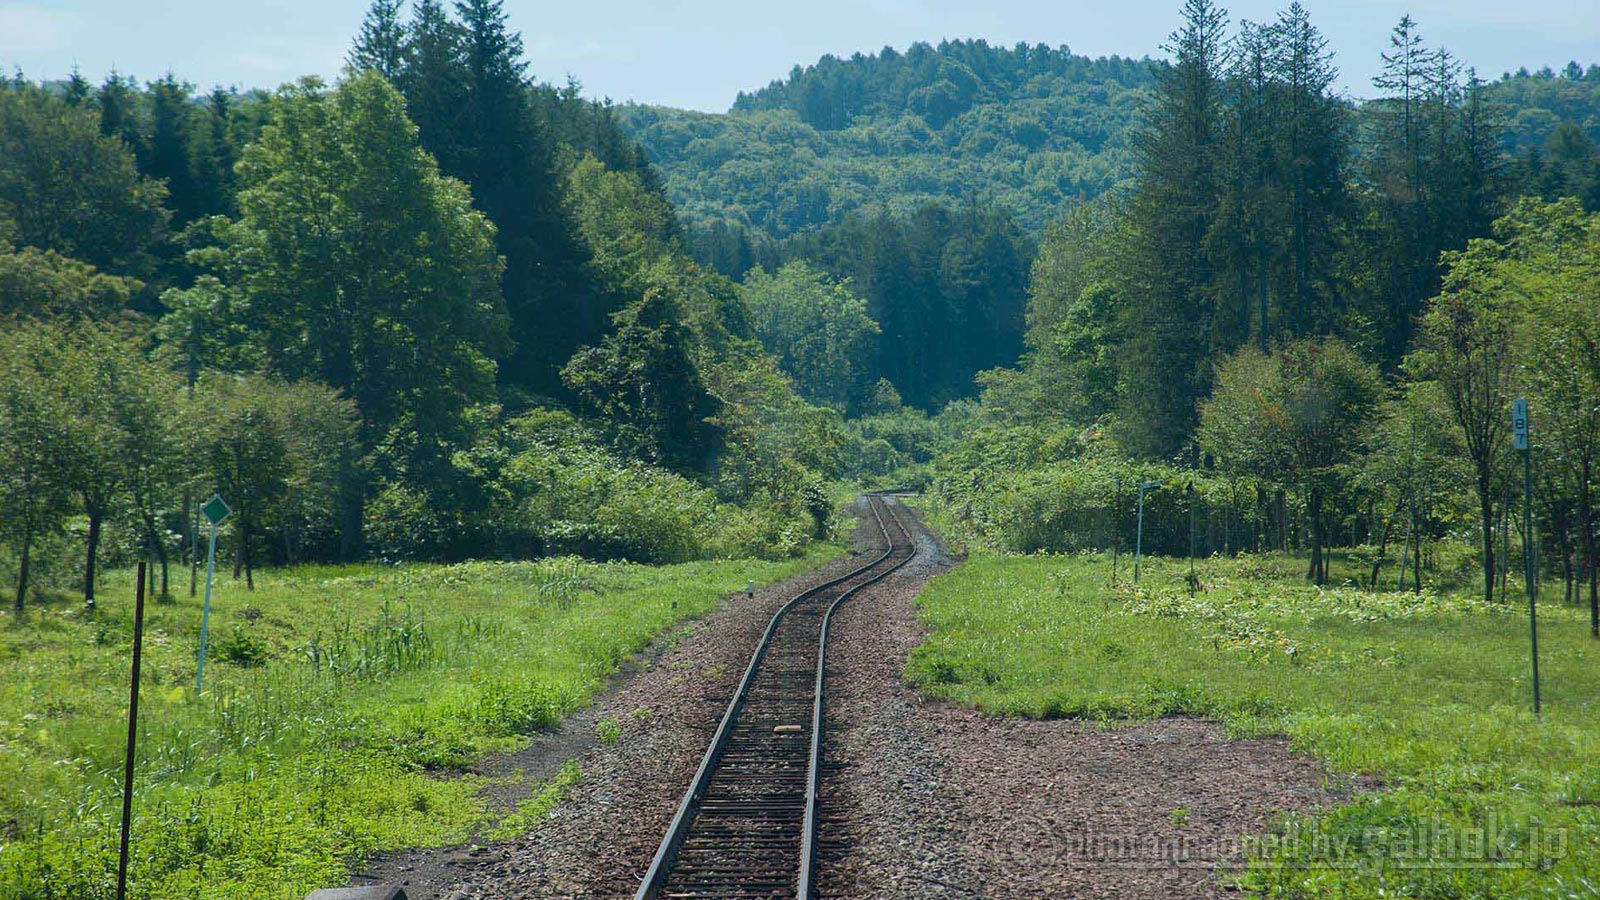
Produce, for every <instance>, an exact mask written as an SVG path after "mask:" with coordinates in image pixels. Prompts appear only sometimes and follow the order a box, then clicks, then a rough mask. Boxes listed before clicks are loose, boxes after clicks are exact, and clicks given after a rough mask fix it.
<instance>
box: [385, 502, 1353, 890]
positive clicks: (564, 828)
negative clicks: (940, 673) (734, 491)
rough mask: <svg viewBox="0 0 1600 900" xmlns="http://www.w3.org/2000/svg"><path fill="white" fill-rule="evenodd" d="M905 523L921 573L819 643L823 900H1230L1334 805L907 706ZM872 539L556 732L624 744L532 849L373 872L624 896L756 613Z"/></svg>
mask: <svg viewBox="0 0 1600 900" xmlns="http://www.w3.org/2000/svg"><path fill="white" fill-rule="evenodd" d="M899 509H900V510H901V512H902V514H903V516H904V518H905V521H906V522H907V523H908V525H910V526H911V527H913V528H914V530H915V532H916V538H917V542H918V550H919V552H918V555H917V557H916V559H915V560H914V561H913V562H912V563H911V564H909V565H907V566H906V567H904V568H902V569H901V570H899V571H898V572H896V573H894V574H893V575H891V576H889V577H888V578H887V579H885V580H884V581H883V582H880V583H879V584H878V585H876V586H874V587H872V588H871V589H869V590H866V591H863V592H862V593H861V594H859V595H857V596H856V597H855V598H853V599H852V600H850V601H849V602H848V603H847V604H845V605H844V606H843V607H841V609H840V612H839V613H838V617H837V618H836V619H835V622H834V626H833V630H832V638H831V640H830V646H829V667H828V668H829V675H828V684H829V691H830V693H829V697H830V699H829V706H828V733H827V741H826V745H825V746H826V757H827V770H826V771H825V773H824V778H825V780H824V784H823V810H824V814H823V819H822V826H821V838H822V840H821V852H820V858H819V892H820V893H821V895H822V896H824V897H829V898H834V897H851V898H855V897H861V898H866V897H871V898H939V897H993V898H1023V897H1029V898H1034V897H1040V898H1064V897H1210V896H1224V895H1227V894H1229V893H1230V892H1229V891H1228V889H1227V887H1226V884H1225V880H1224V879H1221V878H1219V877H1218V872H1217V869H1218V867H1219V866H1220V867H1227V866H1230V865H1233V864H1235V863H1236V862H1237V861H1238V859H1239V849H1240V845H1241V843H1242V840H1243V839H1244V838H1246V837H1248V836H1252V835H1257V834H1260V833H1261V832H1263V831H1265V830H1269V829H1270V828H1271V827H1272V826H1273V825H1274V823H1275V822H1276V821H1278V819H1279V818H1280V817H1281V815H1282V814H1283V813H1284V812H1286V811H1290V810H1306V809H1311V808H1315V807H1317V806H1319V805H1322V804H1326V803H1329V802H1332V801H1334V800H1336V799H1338V798H1339V797H1342V796H1346V795H1347V794H1348V786H1344V785H1340V786H1337V787H1334V788H1330V786H1329V785H1330V784H1331V782H1330V779H1329V778H1328V777H1327V776H1326V775H1325V773H1324V772H1323V771H1322V770H1321V769H1320V768H1319V767H1318V766H1317V765H1315V764H1314V763H1313V762H1311V761H1309V760H1306V759H1304V758H1300V757H1296V756H1294V755H1292V754H1290V753H1289V752H1288V748H1287V745H1286V743H1285V742H1283V741H1281V740H1249V741H1229V740H1226V739H1225V738H1224V736H1223V734H1222V731H1221V729H1220V728H1219V727H1218V726H1216V725H1213V724H1210V723H1206V722H1202V721H1199V720H1195V719H1189V718H1168V719H1161V720H1157V721H1154V722H1145V723H1137V724H1130V725H1125V726H1122V727H1117V728H1110V729H1106V728H1101V727H1098V726H1096V725H1093V724H1089V723H1083V722H1076V721H1048V722H1038V721H1026V720H1015V719H1006V718H998V717H990V716H985V715H982V714H980V713H978V712H976V711H973V710H969V709H965V708H961V707H955V706H952V705H949V704H946V703H943V702H935V701H929V700H926V699H924V698H922V697H921V696H919V695H918V694H917V693H916V692H915V691H913V690H911V689H910V688H908V687H906V686H905V685H904V683H903V682H902V681H901V672H902V670H903V668H904V665H905V660H906V656H907V654H909V653H910V652H911V650H912V649H914V648H915V647H916V646H917V645H918V644H919V643H920V642H921V641H922V639H923V635H924V632H923V630H922V627H921V625H920V623H919V621H918V619H917V615H916V610H915V607H914V603H913V601H914V599H915V597H916V595H917V593H918V592H919V591H920V590H921V588H922V587H923V585H924V584H926V582H927V580H928V579H929V578H930V577H932V576H933V575H935V574H937V573H938V572H940V571H943V570H945V569H948V568H949V567H951V566H953V565H955V564H956V563H957V562H958V561H957V560H955V559H954V558H952V557H951V556H950V554H949V553H948V552H947V551H946V550H945V548H944V547H943V546H942V545H941V544H940V543H939V542H938V541H937V540H936V539H935V538H934V537H933V535H931V534H930V533H929V532H928V531H927V530H926V529H924V528H922V527H921V526H920V524H917V523H916V520H915V517H914V516H913V514H912V513H911V511H910V510H908V509H905V508H904V507H899ZM872 531H875V529H873V528H871V527H870V526H868V527H863V528H861V529H859V530H858V531H857V533H856V536H855V543H854V547H855V555H853V556H852V557H849V558H846V559H841V560H838V561H836V562H834V563H832V564H830V565H829V566H825V567H823V568H822V569H819V570H817V571H815V572H812V573H810V574H808V575H807V576H802V577H800V578H796V579H791V580H790V581H788V582H786V583H783V584H780V585H775V586H773V587H771V588H768V589H766V590H763V591H758V592H757V593H756V596H755V598H754V599H749V598H745V597H744V596H743V595H738V596H736V597H734V598H731V599H729V600H728V601H727V602H726V603H724V604H723V605H722V606H721V607H720V608H719V609H718V610H717V611H715V612H713V613H711V614H710V615H708V616H706V617H704V618H703V619H701V620H699V621H698V622H696V623H694V624H693V625H691V626H689V627H688V628H686V629H685V630H684V631H683V632H681V633H680V634H679V635H678V636H677V638H676V640H674V641H671V642H669V644H668V646H666V647H665V648H664V649H662V650H661V652H659V653H658V654H656V655H655V658H654V660H653V662H651V663H650V664H649V665H648V666H646V667H644V668H643V669H642V670H640V671H638V672H636V673H632V674H630V675H628V676H626V677H624V678H623V679H622V680H621V682H620V683H619V684H618V685H617V686H616V687H615V688H614V689H613V690H612V692H611V693H609V694H608V695H607V696H606V697H605V698H603V699H602V701H600V704H599V705H598V706H597V707H596V708H595V709H593V710H591V711H588V712H586V713H585V714H584V715H582V716H581V717H580V718H579V720H578V721H576V722H575V723H573V725H570V726H567V727H569V728H573V727H585V728H587V729H589V730H590V731H591V732H592V729H593V723H594V722H595V721H597V720H599V719H602V718H611V719H613V720H615V721H617V722H618V723H619V724H621V726H622V735H621V738H620V740H618V741H617V742H615V743H610V744H602V743H598V742H594V741H587V742H586V743H585V745H584V746H583V747H582V749H581V752H578V761H579V765H580V767H581V768H582V771H583V779H582V781H581V782H579V783H578V784H577V785H576V786H575V787H573V789H572V790H571V792H570V793H569V795H568V797H567V799H566V800H564V801H563V802H562V803H561V804H559V805H558V807H557V809H556V811H555V813H554V815H553V816H552V817H551V818H550V819H549V820H547V821H546V822H544V823H543V824H541V825H540V826H538V827H537V828H536V829H535V830H534V831H533V832H532V833H531V834H529V835H527V836H525V837H523V838H520V839H517V840H513V841H509V842H505V843H501V844H495V845H490V846H488V847H484V848H477V849H475V850H474V851H471V852H469V851H466V850H461V849H456V850H454V851H450V850H447V851H429V852H426V853H423V854H421V855H420V856H418V855H410V856H406V855H402V856H401V857H397V859H405V860H407V861H408V867H407V868H405V869H404V871H400V870H397V869H396V868H393V867H392V868H391V869H389V870H384V869H383V868H382V867H381V866H380V867H379V868H378V870H375V871H374V873H373V874H375V875H378V876H382V877H386V878H388V879H389V880H392V881H397V882H398V881H405V882H407V892H408V893H409V894H410V895H411V896H412V897H413V898H414V900H431V898H438V897H448V898H451V900H462V898H558V897H559V898H580V897H581V898H599V897H605V898H614V897H630V896H632V895H633V893H634V892H635V891H636V890H637V888H638V884H639V880H640V878H641V877H642V876H643V873H644V871H645V869H646V868H647V867H648V866H649V863H650V860H651V857H652V856H653V855H654V853H655V850H656V847H657V845H658V844H659V842H660V840H661V836H662V834H663V833H664V831H665V829H666V827H667V824H668V822H669V821H670V820H671V817H672V814H673V812H674V811H675V810H676V807H677V804H678V802H679V800H680V798H681V797H682V793H683V791H684V789H685V787H686V786H687V784H688V781H689V779H690V776H691V775H692V774H693V772H694V769H695V767H696V766H697V765H698V764H699V761H700V758H701V756H702V754H703V753H704V751H705V746H706V743H707V742H708V741H709V739H710V736H711V734H712V732H713V731H714V729H715V727H716V723H717V721H718V719H719V718H720V717H721V715H722V712H723V710H724V709H725V708H726V705H727V702H728V699H729V697H730V696H731V695H732V692H733V690H734V688H735V686H736V684H737V681H738V678H739V677H740V675H742V674H743V670H744V667H745V665H746V664H747V663H748V661H749V658H750V653H751V652H752V651H753V649H754V647H755V645H756V642H757V641H758V640H759V638H760V635H761V633H762V631H763V630H764V629H765V627H766V625H767V622H768V621H769V619H770V617H771V615H772V614H773V613H774V612H775V611H776V610H777V608H778V607H779V606H781V605H782V604H783V603H784V602H785V601H786V600H788V599H789V598H790V597H792V596H794V594H796V593H798V592H799V591H801V590H803V589H804V588H806V587H809V586H811V585H813V584H816V583H818V582H820V581H823V580H825V579H827V578H831V577H834V576H836V575H838V574H840V573H842V572H843V571H846V570H847V569H849V568H853V567H855V566H858V565H860V564H861V563H862V562H863V561H865V560H863V559H861V558H860V557H861V554H863V553H865V552H869V551H870V549H871V548H872V547H874V546H877V545H879V538H878V536H877V535H876V534H872V533H871V532H872ZM564 730H565V729H564ZM536 746H537V745H536ZM563 749H564V750H565V751H566V752H567V754H568V755H570V754H571V753H572V752H575V751H577V748H576V747H574V746H573V745H571V744H565V745H563V744H561V743H560V742H552V743H551V744H550V746H549V748H548V752H547V753H546V754H545V755H550V754H552V753H560V752H562V750H563ZM563 758H564V757H563ZM561 762H562V758H552V759H549V760H540V761H537V762H535V763H534V764H532V765H530V766H529V769H530V771H552V770H553V769H554V768H558V767H559V766H560V764H561Z"/></svg>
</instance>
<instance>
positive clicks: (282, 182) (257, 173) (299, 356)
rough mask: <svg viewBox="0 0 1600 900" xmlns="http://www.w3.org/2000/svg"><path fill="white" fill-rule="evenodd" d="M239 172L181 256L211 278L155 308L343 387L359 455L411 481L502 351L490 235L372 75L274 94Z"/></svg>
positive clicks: (282, 372)
mask: <svg viewBox="0 0 1600 900" xmlns="http://www.w3.org/2000/svg"><path fill="white" fill-rule="evenodd" d="M240 178H241V188H242V189H241V191H240V194H239V210H240V215H239V219H238V221H236V222H227V221H219V222H214V223H212V224H213V227H214V231H215V234H216V238H217V241H218V244H219V246H218V247H216V248H210V249H206V250H202V251H197V252H196V253H195V254H194V255H193V259H194V261H195V262H196V263H198V264H203V265H206V266H208V267H210V268H211V269H213V270H214V271H215V272H216V274H217V276H218V278H219V279H220V280H214V281H210V282H206V281H202V282H199V283H197V285H196V287H195V288H193V289H191V291H188V292H180V293H178V294H176V295H174V296H171V297H169V303H170V304H171V305H174V306H176V307H179V308H180V309H185V310H192V311H194V312H195V313H196V314H198V315H201V316H204V310H208V309H215V308H217V306H218V305H219V304H220V305H222V306H223V307H224V308H227V309H231V313H230V314H229V315H228V316H225V317H224V318H231V317H237V318H238V319H240V320H242V324H243V325H244V326H245V330H244V331H243V332H242V333H240V334H239V337H240V338H241V340H242V341H243V342H244V343H245V344H246V345H247V346H246V347H244V348H241V349H240V350H239V351H237V352H232V353H229V354H228V355H229V356H232V357H233V358H234V359H235V360H244V359H252V358H254V359H258V360H260V362H261V364H262V365H264V366H265V367H266V369H267V370H268V371H270V372H272V373H274V374H277V375H279V376H280V377H284V378H290V379H296V380H298V379H314V380H318V381H321V382H323V383H325V384H328V385H330V386H331V387H334V388H336V389H338V390H340V391H342V392H344V393H345V394H346V395H347V396H349V397H350V398H351V399H352V400H353V401H354V402H355V403H356V406H357V408H358V409H359V410H360V411H361V416H362V443H363V446H365V447H367V448H369V449H371V448H381V449H382V453H381V457H382V460H383V465H384V466H386V467H387V470H388V471H389V472H390V473H395V474H404V473H407V472H409V473H410V474H412V475H413V476H416V477H425V476H426V473H427V472H429V471H430V469H432V468H434V467H437V466H440V465H442V464H443V462H444V459H445V457H447V456H448V454H449V452H450V449H451V447H452V446H453V445H454V443H455V442H456V441H457V440H458V439H459V437H460V435H461V434H462V433H463V430H464V429H465V427H466V424H465V419H464V417H465V414H466V411H467V409H468V408H469V407H470V406H471V405H473V404H475V403H478V402H481V401H484V400H487V399H488V398H489V397H490V396H492V390H493V384H494V372H495V366H494V362H493V358H494V356H495V355H497V354H500V353H503V352H504V351H505V350H506V347H507V341H506V336H505V335H506V323H505V313H504V308H503V306H502V303H501V299H500V294H499V291H498V290H497V279H498V276H499V273H500V261H499V258H498V257H497V256H496V254H495V252H494V242H493V241H494V227H493V226H492V225H491V224H490V223H489V221H488V220H487V219H486V218H484V216H483V215H482V214H481V213H479V212H477V211H475V210H474V209H473V208H472V203H471V197H470V196H469V195H468V192H467V190H466V189H465V188H464V187H463V186H462V185H461V184H460V183H459V182H456V181H453V180H451V179H448V178H444V177H441V176H440V175H439V172H438V168H437V166H436V165H435V164H434V161H433V159H432V158H431V157H430V156H429V155H428V154H427V153H426V152H425V151H423V150H422V149H421V148H420V147H419V146H418V143H417V130H416V127H415V126H414V125H412V124H411V123H410V122H409V121H408V120H407V119H406V117H405V111H404V103H403V101H402V100H401V98H400V96H399V94H398V93H396V92H395V90H394V89H393V88H392V87H390V86H389V84H388V82H386V81H384V80H383V78H382V77H381V76H379V75H378V74H376V73H374V72H367V73H363V74H359V75H356V76H353V77H352V78H350V79H349V80H347V81H345V82H342V83H341V84H340V85H339V86H338V87H337V88H336V89H335V90H333V91H331V92H327V91H325V90H324V89H323V88H322V86H321V85H320V84H318V83H316V82H315V81H306V82H302V83H301V84H299V85H297V86H293V87H289V88H285V89H284V90H283V91H282V93H281V95H280V97H279V99H278V102H277V104H276V112H275V115H274V118H273V121H272V123H271V124H269V125H268V126H267V127H266V128H264V129H263V131H262V134H261V138H260V139H259V140H258V141H257V142H256V143H255V144H252V145H251V146H250V147H249V148H248V149H247V151H246V153H245V156H244V159H243V161H242V162H241V164H240ZM219 288H220V289H222V290H225V291H226V292H229V293H232V294H234V295H236V298H235V299H231V300H230V299H225V298H221V297H218V296H217V291H218V289H219ZM197 293H198V294H199V296H196V294H197ZM191 301H192V302H191ZM226 361H227V360H221V362H226Z"/></svg>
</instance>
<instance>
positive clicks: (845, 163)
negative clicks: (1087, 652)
mask: <svg viewBox="0 0 1600 900" xmlns="http://www.w3.org/2000/svg"><path fill="white" fill-rule="evenodd" d="M1158 65H1160V63H1157V62H1152V61H1151V60H1149V59H1138V60H1135V59H1124V58H1120V57H1110V58H1103V59H1089V58H1087V57H1083V56H1076V55H1073V54H1072V53H1071V52H1070V51H1069V50H1067V49H1066V48H1065V47H1061V48H1052V47H1047V46H1043V45H1039V46H1030V45H1027V44H1022V45H1018V46H1017V47H1015V48H1009V49H1008V48H1003V47H991V46H989V45H988V44H987V43H985V42H983V41H957V42H945V43H942V44H939V45H938V46H937V47H934V46H931V45H929V44H925V43H919V44H914V45H912V46H911V47H910V48H909V49H907V50H906V51H905V52H904V53H899V52H897V51H895V50H893V49H891V48H885V49H884V50H883V51H881V52H880V53H877V54H873V55H862V54H856V55H854V56H852V57H851V58H849V59H847V60H846V59H839V58H836V57H833V56H825V57H823V58H822V59H821V61H819V62H818V63H817V64H816V65H814V66H810V67H807V68H804V69H802V68H800V67H798V66H796V67H795V69H794V70H793V71H792V72H791V73H790V75H789V77H787V78H785V79H783V80H780V81H774V82H773V83H772V84H770V85H768V86H767V87H765V88H762V89H761V90H758V91H756V92H754V93H747V94H740V95H739V97H738V99H737V100H736V101H735V103H734V106H733V109H732V110H731V111H730V112H729V113H727V114H707V113H698V112H687V111H683V110H677V109H669V108H665V107H654V106H638V105H626V106H622V107H619V108H618V110H617V112H618V117H619V119H620V121H621V122H622V124H623V126H624V128H626V129H627V130H628V131H629V132H630V133H631V134H632V135H633V136H634V137H635V138H636V139H637V140H638V141H639V142H640V143H641V144H642V145H643V146H644V148H645V150H646V152H647V153H648V154H649V156H650V158H651V159H652V160H653V161H655V163H656V164H657V166H658V167H659V168H660V170H661V172H662V173H663V174H664V175H665V176H666V181H667V190H668V193H669V194H670V195H671V197H672V199H673V200H674V201H675V202H676V203H677V205H678V207H679V209H680V210H681V212H682V215H683V217H684V219H685V222H686V224H687V225H688V226H689V228H690V230H691V232H700V233H704V232H705V231H707V230H708V229H713V226H715V225H717V224H718V223H726V224H728V225H730V226H736V228H735V231H738V230H739V228H738V227H737V226H742V228H743V229H748V230H750V231H754V232H756V233H758V234H759V233H761V232H764V233H766V234H767V235H770V236H771V237H774V238H780V239H781V238H785V237H789V236H791V235H795V234H798V233H802V232H806V231H809V230H814V229H815V228H816V227H818V226H821V225H824V224H829V223H837V222H841V221H843V220H844V219H846V218H848V217H849V215H850V213H852V212H854V211H857V210H859V209H862V208H863V207H876V206H887V207H888V208H889V209H890V210H892V211H894V212H897V213H902V214H903V213H906V212H908V211H909V210H911V209H913V208H915V207H916V206H918V205H919V204H921V203H923V202H925V201H928V200H945V201H956V202H964V201H978V202H980V203H984V204H992V205H995V206H998V207H1000V208H1002V209H1004V210H1006V211H1008V212H1009V213H1011V214H1012V215H1013V216H1014V217H1015V219H1016V221H1017V222H1018V224H1019V225H1021V226H1022V227H1023V228H1025V229H1027V230H1029V231H1038V230H1039V229H1041V228H1042V227H1043V226H1044V225H1045V224H1047V223H1048V222H1049V221H1050V220H1051V219H1053V218H1054V217H1056V216H1057V215H1058V214H1059V212H1060V210H1061V208H1062V206H1063V205H1064V204H1065V203H1067V202H1069V201H1072V200H1075V199H1078V198H1080V197H1093V196H1096V195H1098V194H1100V193H1102V192H1104V191H1106V190H1107V189H1109V188H1111V187H1113V186H1115V185H1117V184H1118V183H1119V182H1122V181H1124V180H1126V179H1128V178H1129V177H1130V175H1131V171H1132V152H1131V147H1130V143H1129V140H1130V137H1129V136H1130V134H1131V129H1132V128H1133V127H1134V125H1135V124H1136V123H1137V122H1138V116H1139V109H1140V103H1141V101H1142V100H1143V98H1144V97H1145V95H1146V93H1147V91H1148V89H1149V88H1150V86H1151V84H1152V81H1153V77H1154V74H1153V73H1154V71H1155V67H1156V66H1158ZM1487 96H1488V97H1489V99H1490V100H1491V102H1493V103H1495V104H1496V105H1497V106H1499V107H1500V111H1501V120H1502V121H1503V123H1504V124H1505V126H1506V149H1507V151H1508V153H1511V154H1514V155H1515V156H1517V157H1523V156H1526V154H1527V153H1528V152H1529V150H1530V149H1534V148H1539V149H1540V150H1541V151H1542V150H1543V148H1544V145H1545V143H1546V142H1547V141H1549V140H1550V138H1551V136H1552V135H1553V134H1554V133H1555V132H1556V130H1557V128H1558V127H1559V126H1560V125H1561V123H1563V122H1572V123H1573V124H1576V125H1578V126H1579V127H1580V128H1582V129H1583V130H1584V131H1585V132H1586V133H1587V134H1588V135H1589V136H1590V137H1591V138H1592V139H1594V140H1597V141H1600V67H1596V66H1590V67H1589V68H1588V69H1587V70H1585V69H1584V68H1582V67H1581V66H1578V65H1577V64H1575V63H1574V64H1571V65H1568V66H1567V67H1566V68H1565V69H1563V70H1562V71H1560V72H1557V71H1554V70H1551V69H1548V68H1546V69H1542V70H1540V71H1538V72H1533V73H1529V72H1527V71H1520V72H1518V73H1516V74H1507V75H1505V76H1503V77H1502V78H1501V79H1500V80H1498V81H1495V82H1493V83H1492V84H1490V85H1489V90H1488V92H1487ZM1516 171H1517V169H1516V168H1515V167H1512V170H1511V173H1510V174H1512V177H1517V176H1516V175H1515V172H1516ZM716 230H719V231H720V229H716Z"/></svg>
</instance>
